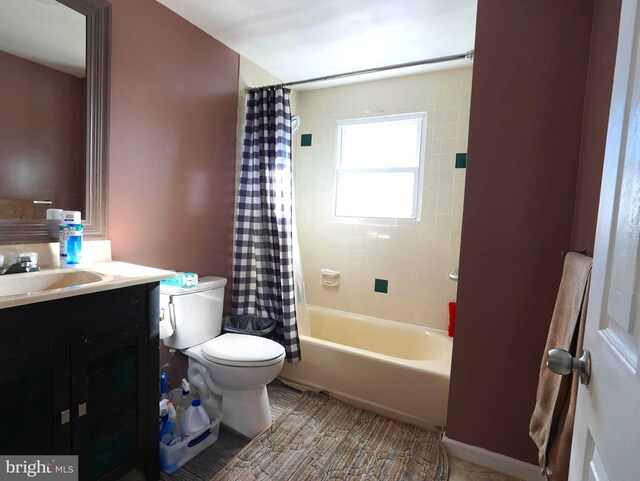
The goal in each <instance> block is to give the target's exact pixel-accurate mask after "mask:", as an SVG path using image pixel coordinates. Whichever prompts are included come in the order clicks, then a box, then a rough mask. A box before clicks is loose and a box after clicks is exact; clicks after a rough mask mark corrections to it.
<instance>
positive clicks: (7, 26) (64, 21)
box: [0, 0, 86, 77]
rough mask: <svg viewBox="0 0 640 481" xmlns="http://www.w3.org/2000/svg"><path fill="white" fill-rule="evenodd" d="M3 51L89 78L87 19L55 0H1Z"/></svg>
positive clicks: (1, 40)
mask: <svg viewBox="0 0 640 481" xmlns="http://www.w3.org/2000/svg"><path fill="white" fill-rule="evenodd" d="M1 1H2V7H1V8H0V12H1V14H0V50H2V51H5V52H7V53H10V54H12V55H16V56H18V57H22V58H25V59H27V60H31V61H32V62H36V63H40V64H42V65H46V66H47V67H51V68H54V69H56V70H61V71H63V72H66V73H69V74H72V75H75V76H76V77H84V76H85V36H86V35H85V31H86V17H85V16H84V15H82V14H81V13H78V12H76V11H75V10H72V9H71V8H69V7H66V6H64V5H62V4H60V3H58V2H56V1H55V0H1Z"/></svg>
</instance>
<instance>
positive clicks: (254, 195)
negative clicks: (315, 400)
mask: <svg viewBox="0 0 640 481" xmlns="http://www.w3.org/2000/svg"><path fill="white" fill-rule="evenodd" d="M289 94H290V91H289V89H287V88H284V87H266V88H260V89H253V90H251V91H249V92H248V93H247V114H246V123H245V130H244V134H245V135H244V147H243V150H242V169H241V172H240V185H239V189H238V210H237V214H236V236H235V253H234V265H233V295H232V307H233V312H234V314H252V315H257V316H260V317H267V318H270V319H275V320H276V321H277V323H276V329H275V340H276V341H278V342H279V343H280V344H282V345H283V346H284V348H285V350H286V355H287V361H289V362H296V361H299V360H300V342H299V340H298V327H297V323H296V306H295V290H294V283H293V253H292V242H293V241H292V188H291V184H292V171H291V108H290V106H289Z"/></svg>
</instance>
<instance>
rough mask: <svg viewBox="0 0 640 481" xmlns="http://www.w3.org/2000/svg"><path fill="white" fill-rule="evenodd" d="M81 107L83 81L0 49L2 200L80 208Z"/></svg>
mask: <svg viewBox="0 0 640 481" xmlns="http://www.w3.org/2000/svg"><path fill="white" fill-rule="evenodd" d="M84 105H85V102H84V79H81V78H77V77H75V76H73V75H70V74H67V73H64V72H61V71H58V70H54V69H52V68H49V67H45V66H44V65H40V64H37V63H35V62H31V61H29V60H25V59H22V58H20V57H16V56H14V55H11V54H8V53H6V52H2V51H0V198H5V199H24V200H44V199H49V200H51V201H53V207H58V208H62V209H74V210H81V208H82V207H83V204H84V158H85V152H84V145H85V143H84V131H85V128H84V125H85V124H84ZM41 214H43V215H42V218H44V213H43V212H41Z"/></svg>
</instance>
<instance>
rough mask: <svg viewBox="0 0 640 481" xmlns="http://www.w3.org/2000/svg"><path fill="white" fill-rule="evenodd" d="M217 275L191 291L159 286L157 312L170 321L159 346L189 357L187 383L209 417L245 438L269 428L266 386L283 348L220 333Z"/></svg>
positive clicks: (219, 280)
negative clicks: (171, 328)
mask: <svg viewBox="0 0 640 481" xmlns="http://www.w3.org/2000/svg"><path fill="white" fill-rule="evenodd" d="M226 283H227V280H226V279H224V278H222V277H203V278H201V279H200V281H199V283H198V285H197V286H195V287H176V286H167V285H162V284H161V285H160V312H161V315H164V317H165V318H171V317H173V320H174V321H175V322H172V324H174V331H173V334H171V336H169V337H167V338H165V339H163V341H164V343H165V345H166V346H167V347H170V348H174V349H179V350H180V351H181V352H183V353H184V354H186V355H187V357H188V358H189V370H188V375H187V376H188V379H189V382H190V383H191V384H192V385H193V386H195V387H196V388H197V389H198V391H199V393H200V400H201V402H202V405H203V406H204V407H205V409H206V410H207V411H208V412H209V413H210V414H209V415H210V416H211V417H213V413H214V412H215V411H220V410H222V424H224V425H225V426H227V427H228V428H229V429H231V430H233V431H235V432H236V433H239V434H241V435H243V436H246V437H248V438H253V437H255V436H256V435H257V434H258V433H260V432H261V431H263V430H264V429H266V428H267V427H269V426H270V425H271V411H270V409H269V398H268V396H267V388H266V385H267V384H268V383H270V382H271V381H273V380H274V379H275V378H276V376H277V375H278V373H279V372H280V370H281V369H282V365H283V363H284V358H285V351H284V347H282V346H281V345H280V344H278V343H277V342H275V341H272V340H270V339H266V338H262V337H258V336H250V335H245V334H222V335H221V332H222V308H223V304H224V286H225V285H226Z"/></svg>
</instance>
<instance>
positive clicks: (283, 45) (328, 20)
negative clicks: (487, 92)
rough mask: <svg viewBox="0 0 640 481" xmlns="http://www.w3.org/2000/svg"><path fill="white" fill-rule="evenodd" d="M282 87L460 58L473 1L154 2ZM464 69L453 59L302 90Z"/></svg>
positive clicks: (471, 24) (467, 42)
mask: <svg viewBox="0 0 640 481" xmlns="http://www.w3.org/2000/svg"><path fill="white" fill-rule="evenodd" d="M158 1H159V2H160V3H162V4H164V5H165V6H167V7H168V8H170V9H171V10H173V11H174V12H176V13H177V14H178V15H180V16H182V17H184V18H185V19H187V20H188V21H189V22H191V23H192V24H194V25H196V26H197V27H199V28H200V29H202V30H204V31H205V32H207V33H209V34H210V35H211V36H212V37H215V38H216V39H218V40H220V41H221V42H222V43H224V44H225V45H227V46H228V47H230V48H232V49H233V50H235V51H236V52H238V53H239V54H240V55H242V56H244V57H246V58H248V59H249V60H251V61H252V62H254V63H256V64H258V65H260V66H261V67H262V68H264V69H265V70H267V71H268V72H270V73H271V74H273V75H275V76H276V77H278V78H280V79H281V80H282V81H284V82H293V81H296V80H302V79H308V78H314V77H321V76H327V75H333V74H339V73H344V72H350V71H354V70H362V69H368V68H373V67H381V66H386V65H393V64H399V63H406V62H413V61H418V60H423V59H429V58H434V57H442V56H447V55H454V54H460V53H465V52H467V51H469V50H472V49H473V46H474V36H475V22H476V8H477V0H261V1H256V0H158ZM467 65H470V63H469V61H468V60H456V61H453V62H447V63H440V64H437V65H429V66H422V67H412V68H411V69H402V70H394V71H388V72H385V73H378V74H375V75H373V76H371V75H369V76H366V77H365V76H358V77H351V78H349V79H343V80H340V81H333V82H331V83H329V82H322V83H313V84H305V85H300V86H296V87H295V88H296V89H300V90H306V89H313V88H320V87H327V86H333V85H336V84H344V83H353V82H361V81H363V80H372V79H374V78H383V77H390V76H398V75H408V74H414V73H421V72H424V71H430V70H436V69H437V70H440V69H444V68H455V67H461V66H467Z"/></svg>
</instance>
